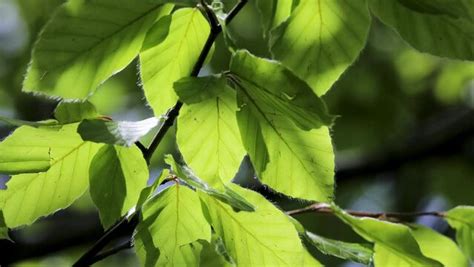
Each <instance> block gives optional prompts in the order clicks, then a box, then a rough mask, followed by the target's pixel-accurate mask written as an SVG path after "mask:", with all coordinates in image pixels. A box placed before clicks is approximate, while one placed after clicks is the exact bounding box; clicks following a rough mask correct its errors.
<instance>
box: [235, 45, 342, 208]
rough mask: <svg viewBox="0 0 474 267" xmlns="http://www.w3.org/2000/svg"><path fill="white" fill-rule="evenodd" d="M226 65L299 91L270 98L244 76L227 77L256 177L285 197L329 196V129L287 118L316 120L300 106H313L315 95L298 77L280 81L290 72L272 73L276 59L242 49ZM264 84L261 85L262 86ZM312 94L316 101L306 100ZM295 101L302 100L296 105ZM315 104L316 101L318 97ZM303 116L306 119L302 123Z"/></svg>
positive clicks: (324, 199) (261, 80) (331, 166)
mask: <svg viewBox="0 0 474 267" xmlns="http://www.w3.org/2000/svg"><path fill="white" fill-rule="evenodd" d="M232 65H233V67H231V69H232V71H233V72H236V73H243V74H247V73H249V72H250V69H254V72H255V73H259V74H260V77H258V78H257V79H258V80H257V81H256V82H258V83H260V84H262V85H265V84H267V85H273V86H272V88H274V90H272V91H275V92H278V90H282V88H284V90H287V88H288V87H290V86H294V88H299V89H301V90H302V91H303V93H301V94H296V96H294V95H293V94H290V95H293V96H294V98H293V100H290V99H286V97H283V98H280V100H275V99H276V97H272V96H270V94H263V93H262V94H261V95H259V96H258V98H254V95H256V94H257V93H258V91H259V89H258V88H257V87H256V86H253V85H252V84H251V80H250V79H249V80H248V81H247V82H246V81H244V80H242V78H240V76H238V77H234V76H236V75H234V74H231V75H230V76H229V77H230V79H231V80H232V81H233V82H234V84H236V87H237V93H238V94H237V96H238V100H239V107H240V110H239V111H238V112H237V121H238V124H239V129H240V134H241V137H242V141H243V143H244V146H245V148H246V150H247V153H248V154H249V156H250V159H251V161H252V164H253V166H254V168H255V170H256V171H257V174H258V177H259V178H260V179H261V180H262V182H263V183H265V184H267V185H269V186H270V187H272V188H273V189H275V190H276V191H278V192H282V193H284V194H287V195H289V196H292V197H297V198H303V199H310V200H315V201H320V202H327V201H330V200H331V198H332V196H333V190H334V188H333V184H334V153H333V150H332V143H331V137H330V134H329V129H328V128H327V127H319V128H318V129H313V130H309V131H306V130H303V129H301V128H300V127H298V126H297V125H296V124H295V123H293V122H292V121H291V120H290V119H289V117H293V121H297V122H300V123H299V124H300V126H301V124H306V126H310V125H311V124H312V123H317V122H318V120H315V119H314V116H313V115H314V113H313V115H308V114H311V112H309V111H306V110H305V108H306V107H307V106H308V105H310V103H313V105H319V104H318V101H317V100H319V99H318V98H317V97H316V96H314V94H313V93H312V92H311V90H310V89H309V88H308V87H307V85H305V84H304V83H303V82H298V81H297V80H296V79H293V78H291V81H297V82H295V83H293V84H292V85H290V84H289V80H286V81H285V79H284V78H282V77H285V75H287V77H290V76H289V75H291V74H289V73H290V72H289V71H286V72H284V71H282V72H273V71H274V70H275V71H277V70H282V69H283V68H282V67H281V66H280V65H278V64H276V63H271V62H270V61H265V60H262V59H255V58H253V57H251V56H250V55H248V54H247V53H242V52H240V53H237V54H236V56H235V57H234V59H233V61H232ZM242 68H244V69H242ZM247 68H248V69H247ZM263 69H267V71H268V72H267V71H265V72H264V71H262V70H263ZM293 77H294V76H293ZM265 78H266V79H265ZM279 80H282V82H284V83H283V84H284V86H278V84H274V82H275V81H279ZM256 82H252V83H256ZM267 85H265V87H268V86H267ZM245 86H249V87H248V88H247V87H245ZM305 86H306V90H304V88H305ZM295 90H298V89H295ZM250 91H252V92H250ZM305 91H306V92H305ZM308 91H309V93H307V92H308ZM297 97H298V98H297ZM302 97H306V98H307V100H301V101H300V100H297V99H301V98H302ZM284 98H285V99H286V102H284ZM315 98H316V99H317V100H315V101H310V100H311V99H313V100H314V99H315ZM293 102H296V103H293ZM301 102H302V103H303V104H300V103H301ZM319 103H322V101H321V100H319ZM298 105H299V106H298ZM320 108H322V107H321V106H320ZM311 109H312V110H315V108H314V107H312V108H310V107H308V110H311ZM289 113H293V115H289ZM303 117H305V118H306V122H305V121H304V120H305V118H303Z"/></svg>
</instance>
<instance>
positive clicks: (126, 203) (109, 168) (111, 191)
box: [89, 145, 149, 228]
mask: <svg viewBox="0 0 474 267" xmlns="http://www.w3.org/2000/svg"><path fill="white" fill-rule="evenodd" d="M89 175H90V176H89V180H90V189H89V191H90V194H91V197H92V200H93V201H94V204H95V205H96V207H97V208H98V209H99V215H100V219H101V221H102V225H103V226H104V228H108V227H110V226H111V225H113V224H114V223H115V222H116V221H117V220H118V219H120V218H121V217H122V216H123V215H125V214H126V213H127V212H128V211H129V210H130V209H131V208H133V207H134V206H135V204H136V203H137V201H138V199H139V197H140V192H141V190H142V189H143V188H144V187H145V186H146V182H147V180H148V176H149V174H148V166H147V163H146V161H145V159H144V158H143V155H142V153H141V151H140V150H139V149H138V148H137V147H135V146H134V147H130V148H126V147H120V146H113V145H106V146H103V147H102V148H101V149H100V150H99V151H98V152H97V154H96V155H95V157H94V158H93V160H92V163H91V166H90V171H89Z"/></svg>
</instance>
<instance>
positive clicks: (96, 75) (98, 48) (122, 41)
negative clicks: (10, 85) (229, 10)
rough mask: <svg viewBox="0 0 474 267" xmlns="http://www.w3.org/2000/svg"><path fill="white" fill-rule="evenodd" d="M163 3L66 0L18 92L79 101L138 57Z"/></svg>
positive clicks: (165, 9) (164, 10)
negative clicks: (21, 90) (21, 88)
mask: <svg viewBox="0 0 474 267" xmlns="http://www.w3.org/2000/svg"><path fill="white" fill-rule="evenodd" d="M163 2H164V1H147V0H138V1H129V0H103V1H97V0H93V1H84V0H71V1H68V2H67V3H66V4H64V5H62V6H61V7H59V10H58V11H57V12H56V13H55V14H54V16H53V18H52V19H51V21H50V22H49V23H48V24H47V26H46V27H45V29H44V30H43V32H42V33H41V35H40V37H39V40H38V42H37V43H36V45H35V47H34V49H33V58H32V60H31V63H30V67H29V69H28V73H27V76H26V79H25V81H24V84H23V91H25V92H34V93H41V94H46V95H48V96H52V97H61V98H67V99H84V98H86V97H87V96H89V95H91V94H92V93H93V92H94V91H95V89H96V88H97V87H98V86H99V85H100V84H101V83H103V82H104V81H105V80H107V79H108V78H109V77H111V76H112V75H114V74H115V73H117V72H118V71H120V70H122V69H123V68H125V67H126V66H127V65H128V64H129V63H130V62H131V61H132V60H133V59H134V58H135V57H136V56H137V55H138V53H139V52H140V49H141V47H142V43H143V40H144V39H145V34H146V32H147V31H148V29H149V28H150V27H151V26H152V25H153V23H154V22H155V20H156V19H157V18H159V17H161V16H164V15H166V14H168V13H169V12H170V11H171V9H172V5H163Z"/></svg>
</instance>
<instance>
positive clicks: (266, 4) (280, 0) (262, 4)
mask: <svg viewBox="0 0 474 267" xmlns="http://www.w3.org/2000/svg"><path fill="white" fill-rule="evenodd" d="M256 3H257V9H258V12H259V13H260V21H261V24H262V28H263V33H264V36H266V35H267V33H268V32H269V31H270V30H272V29H274V28H275V27H277V26H278V25H280V24H281V23H282V22H283V21H285V20H286V19H287V18H288V17H289V16H290V14H291V11H292V8H293V5H294V4H295V3H294V1H293V0H257V2H256Z"/></svg>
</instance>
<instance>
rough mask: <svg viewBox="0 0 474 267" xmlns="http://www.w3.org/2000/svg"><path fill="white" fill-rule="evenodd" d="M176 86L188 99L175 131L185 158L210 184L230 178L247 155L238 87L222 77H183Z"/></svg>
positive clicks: (184, 100) (182, 98)
mask: <svg viewBox="0 0 474 267" xmlns="http://www.w3.org/2000/svg"><path fill="white" fill-rule="evenodd" d="M174 87H175V90H176V93H177V94H178V96H179V98H180V100H181V101H182V102H184V103H185V105H184V106H183V108H182V109H181V111H180V113H179V117H178V131H177V134H176V138H177V143H178V147H179V149H180V151H181V153H182V155H183V158H184V160H185V161H186V162H187V164H188V165H189V166H190V167H191V168H192V169H193V171H194V172H195V173H196V175H197V176H199V177H201V178H202V179H203V180H204V181H206V182H208V183H209V184H210V185H211V186H216V187H219V186H220V185H221V184H222V183H227V182H229V181H230V180H232V178H234V176H235V174H236V173H237V171H238V169H239V166H240V163H241V162H242V159H243V158H244V156H245V149H244V147H243V145H242V143H241V142H242V141H241V138H240V133H239V127H238V125H237V119H236V116H235V113H236V111H237V103H236V99H235V91H233V90H232V88H230V87H228V86H227V85H226V80H225V79H223V78H219V77H204V78H191V77H190V78H184V79H182V80H180V81H178V82H176V83H175V84H174Z"/></svg>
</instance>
